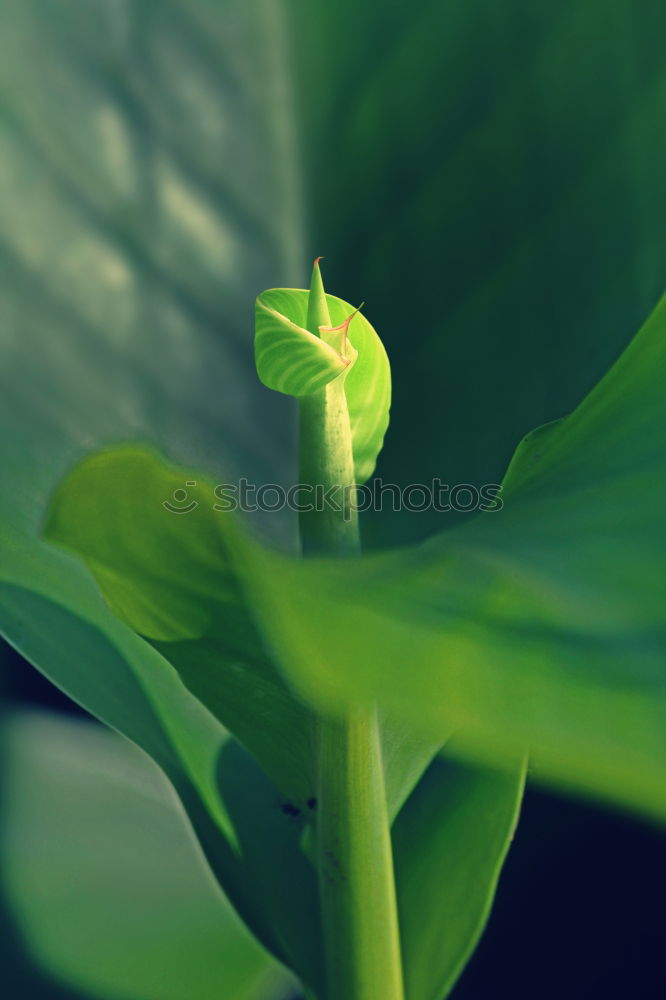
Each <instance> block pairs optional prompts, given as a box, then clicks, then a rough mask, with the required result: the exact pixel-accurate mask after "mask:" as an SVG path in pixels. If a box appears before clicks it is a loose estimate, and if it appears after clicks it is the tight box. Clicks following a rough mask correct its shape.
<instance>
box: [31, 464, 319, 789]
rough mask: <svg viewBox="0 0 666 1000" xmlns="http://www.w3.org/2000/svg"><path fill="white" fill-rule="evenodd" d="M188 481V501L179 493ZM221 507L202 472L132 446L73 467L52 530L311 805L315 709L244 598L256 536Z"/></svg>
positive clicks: (116, 607)
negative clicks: (292, 686) (289, 677)
mask: <svg viewBox="0 0 666 1000" xmlns="http://www.w3.org/2000/svg"><path fill="white" fill-rule="evenodd" d="M185 483H188V484H190V485H188V486H187V494H188V498H187V501H186V502H182V503H178V502H177V501H176V500H174V498H175V497H177V496H178V490H179V489H180V490H183V488H184V484H185ZM192 483H195V484H196V485H191V484H192ZM216 506H219V504H218V502H217V500H216V497H215V493H214V487H213V485H212V484H210V483H208V482H207V481H206V480H205V479H203V480H202V478H201V476H200V475H199V474H198V473H196V472H194V471H190V470H187V469H179V468H177V467H175V466H170V465H168V464H166V463H165V462H164V461H163V460H162V459H161V458H160V457H159V456H158V455H157V454H156V453H154V452H153V451H151V450H150V449H148V448H142V447H140V446H137V445H128V446H126V447H124V448H117V449H110V450H108V451H103V452H100V453H98V454H96V455H93V456H91V457H90V458H88V459H86V460H85V461H84V462H82V463H81V464H79V465H78V466H77V467H76V469H74V470H73V471H72V472H71V473H70V475H69V476H68V477H67V478H66V480H65V481H64V482H63V484H62V485H61V487H60V488H59V489H58V491H57V493H56V494H55V496H54V498H53V502H52V504H51V507H50V509H49V516H48V521H47V523H46V527H45V534H46V536H47V537H48V538H50V539H52V540H53V541H56V542H58V543H59V544H61V545H63V546H65V547H67V548H70V549H72V550H74V551H75V552H77V553H78V554H81V555H83V556H84V559H85V561H86V564H87V565H88V567H89V569H90V570H91V571H92V573H93V575H94V576H95V579H96V580H97V582H98V584H99V585H100V587H101V589H102V592H103V594H104V596H105V599H106V600H107V602H108V604H109V606H110V607H111V609H112V610H113V611H114V613H115V614H116V615H118V617H119V618H120V619H121V620H122V621H124V622H125V623H126V624H127V625H129V626H130V628H132V629H134V631H135V632H138V633H139V634H140V635H143V636H145V637H146V638H147V639H150V640H151V641H152V642H153V645H155V647H156V648H157V649H158V650H159V651H160V652H161V653H162V654H163V655H164V656H165V657H166V658H167V659H169V660H170V662H171V663H172V664H173V666H175V667H176V669H177V670H178V671H179V672H180V674H181V677H182V678H183V680H184V681H185V683H186V684H187V685H188V686H189V687H190V688H191V689H192V690H193V692H194V693H195V694H196V695H197V696H198V697H199V698H200V699H201V700H202V701H203V702H204V704H206V706H207V707H208V708H209V709H210V710H211V711H212V712H213V714H214V715H216V717H217V718H218V719H219V720H220V721H221V722H222V723H223V724H224V725H225V726H226V727H227V728H228V729H230V730H231V732H233V733H234V735H235V736H236V737H237V738H238V739H239V740H240V741H241V742H242V743H243V744H244V745H245V746H246V747H247V749H248V750H249V751H250V752H251V753H252V754H253V756H254V757H255V758H256V759H257V760H258V761H259V763H260V764H261V765H262V767H263V768H264V770H265V771H266V772H267V774H269V775H270V776H271V777H272V778H273V779H274V780H275V782H276V783H277V785H278V787H279V788H280V789H281V790H282V792H283V794H284V795H285V796H286V797H289V798H295V799H296V800H297V801H298V803H299V805H300V806H301V807H304V805H305V802H306V800H307V799H308V798H309V797H310V796H311V795H312V794H313V791H314V775H313V773H312V766H313V749H312V743H311V739H312V733H311V728H312V726H311V719H310V714H309V711H308V710H307V709H306V708H305V707H304V706H303V705H302V704H301V703H300V702H299V701H298V700H297V699H296V698H295V697H294V696H293V695H292V694H291V693H290V692H289V691H288V690H287V688H286V687H285V685H284V682H283V681H282V679H281V677H280V675H279V674H278V673H277V671H276V669H275V667H274V666H273V664H272V663H271V660H270V658H269V656H268V655H267V651H266V649H265V647H264V645H263V641H262V638H261V636H260V635H259V633H258V632H257V630H256V627H255V625H254V622H253V619H252V616H251V613H250V610H249V608H248V607H247V606H246V603H245V597H244V593H243V591H242V590H241V584H240V581H239V579H238V575H237V569H236V567H235V565H234V560H237V559H238V558H240V557H241V556H242V551H243V547H244V546H245V545H246V544H249V542H246V540H245V539H244V538H243V537H242V535H241V533H240V532H239V530H238V529H237V527H236V523H235V521H234V520H233V518H232V517H230V516H229V515H228V514H227V513H224V512H222V511H219V510H216V509H215V507H216ZM102 525H103V530H100V526H102Z"/></svg>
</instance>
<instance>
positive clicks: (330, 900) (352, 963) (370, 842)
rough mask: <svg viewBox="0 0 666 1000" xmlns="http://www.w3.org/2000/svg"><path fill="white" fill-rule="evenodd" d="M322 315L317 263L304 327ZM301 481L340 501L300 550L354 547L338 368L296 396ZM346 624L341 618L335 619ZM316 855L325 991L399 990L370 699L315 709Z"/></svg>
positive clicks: (339, 996) (388, 996)
mask: <svg viewBox="0 0 666 1000" xmlns="http://www.w3.org/2000/svg"><path fill="white" fill-rule="evenodd" d="M324 325H330V319H329V316H328V307H327V305H326V299H325V295H324V290H323V286H322V284H321V277H320V275H319V268H318V266H317V265H316V264H315V268H314V272H313V281H312V286H311V292H310V300H309V309H308V329H309V330H310V332H312V333H315V334H318V332H319V327H320V326H324ZM300 472H301V483H304V484H308V485H312V486H318V487H319V488H320V489H322V490H324V491H328V490H333V489H335V490H336V493H335V497H336V498H337V501H338V505H339V507H340V509H339V510H336V509H335V508H334V507H333V506H328V505H327V506H325V507H323V509H318V510H315V511H312V512H308V513H303V514H301V515H300V531H301V541H302V547H303V551H304V553H306V554H329V555H333V554H337V555H350V554H353V553H356V552H358V551H359V550H360V540H359V530H358V516H357V512H356V510H355V507H354V503H353V500H354V489H355V481H354V463H353V454H352V440H351V430H350V425H349V413H348V410H347V402H346V397H345V392H344V376H340V377H338V378H337V379H335V380H334V381H333V382H332V383H329V385H327V386H326V387H325V388H324V389H323V390H321V391H320V392H319V393H316V394H314V395H312V396H307V397H304V398H303V399H301V403H300ZM340 627H341V628H344V621H341V622H340ZM317 725H318V732H317V754H318V766H317V770H318V776H317V780H318V789H317V862H318V870H319V889H320V899H321V907H322V918H323V927H324V936H325V950H326V963H327V969H326V974H327V987H328V992H327V1000H380V998H381V1000H404V990H403V979H402V966H401V958H400V935H399V930H398V914H397V905H396V895H395V880H394V874H393V857H392V850H391V835H390V827H389V821H388V813H387V806H386V794H385V787H384V770H383V764H382V755H381V743H380V730H379V723H378V719H377V713H376V711H375V708H374V707H373V706H360V705H355V706H353V707H351V708H350V709H349V710H348V712H347V713H346V715H345V716H344V717H335V718H333V717H331V718H328V717H320V718H319V720H318V724H317Z"/></svg>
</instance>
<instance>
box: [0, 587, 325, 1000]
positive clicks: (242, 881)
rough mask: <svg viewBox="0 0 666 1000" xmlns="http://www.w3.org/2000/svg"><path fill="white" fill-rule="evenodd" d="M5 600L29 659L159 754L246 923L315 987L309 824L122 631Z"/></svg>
mask: <svg viewBox="0 0 666 1000" xmlns="http://www.w3.org/2000/svg"><path fill="white" fill-rule="evenodd" d="M47 582H48V581H44V583H47ZM0 593H1V595H2V629H3V632H4V633H5V634H6V635H8V637H9V638H10V640H12V641H13V643H14V644H15V645H16V646H17V647H18V648H20V650H21V652H22V653H23V655H24V656H25V657H26V658H27V659H28V660H30V661H32V662H38V663H42V664H48V669H49V673H47V676H50V677H52V679H53V680H54V681H55V682H56V683H58V684H59V685H62V686H63V687H64V688H66V690H67V691H68V692H70V693H71V694H72V695H73V696H74V697H76V698H77V700H79V701H80V702H81V704H83V705H84V706H85V707H87V708H89V710H90V711H92V712H94V713H95V714H96V715H98V716H99V717H100V718H101V719H102V720H103V721H105V722H107V723H108V724H109V725H111V726H113V727H114V728H117V729H119V730H120V731H121V732H124V733H125V734H126V735H128V736H130V737H131V738H132V739H133V740H135V741H136V742H137V743H138V744H139V745H140V746H142V747H143V748H144V749H146V750H147V751H148V752H149V753H150V754H151V756H153V757H154V759H155V760H156V761H157V762H158V763H159V765H160V766H161V767H162V768H163V770H164V771H165V773H166V774H167V775H168V777H169V778H170V780H171V782H172V784H173V785H174V788H175V789H176V791H177V793H178V795H179V797H180V799H181V801H182V803H183V805H184V807H185V809H186V811H187V814H188V816H189V819H190V821H191V823H192V826H193V828H194V830H195V832H196V834H197V837H198V838H199V841H200V843H201V845H202V848H203V850H204V853H205V855H206V858H207V860H208V862H209V864H210V866H211V868H212V870H213V872H214V873H215V875H216V877H217V879H218V881H219V882H220V884H221V885H222V886H223V888H224V890H225V893H226V894H227V895H228V896H229V898H230V900H231V901H232V902H233V903H234V905H235V907H236V908H237V910H238V912H239V913H240V915H241V916H242V917H243V919H244V920H245V921H246V923H247V924H248V926H249V927H250V928H251V929H252V930H253V931H254V933H255V934H256V935H257V937H258V938H259V940H260V941H261V942H262V943H263V944H264V945H265V946H266V947H267V948H268V949H269V950H270V951H272V952H273V954H275V955H276V956H277V957H279V958H280V959H281V960H282V961H283V962H285V964H287V965H288V966H289V967H290V968H293V969H294V970H296V971H297V972H298V974H299V975H300V976H302V977H303V978H304V979H305V981H306V982H309V983H312V984H317V982H318V976H319V974H320V970H321V968H322V963H321V956H320V953H319V949H320V947H321V940H320V932H319V906H318V897H317V886H316V877H315V872H314V869H313V868H312V866H311V865H310V863H309V862H308V861H307V859H306V858H305V856H304V854H303V852H302V851H301V847H300V841H301V834H302V828H303V822H302V821H300V822H295V821H294V819H293V818H292V817H291V816H290V815H288V814H286V813H285V812H284V811H283V808H282V806H283V801H284V800H283V799H281V796H280V794H279V792H278V790H277V789H276V788H275V786H274V785H273V784H272V783H271V782H270V781H269V780H268V778H267V777H266V775H265V773H264V772H263V771H262V770H261V769H260V768H259V766H258V765H257V764H256V763H255V762H254V760H253V759H252V758H250V757H249V755H248V754H247V753H246V752H245V751H243V750H242V749H241V748H240V747H239V746H238V745H237V744H235V743H234V741H229V740H228V738H227V736H226V733H225V732H224V730H223V729H222V728H221V726H220V725H219V723H216V722H215V720H214V719H213V718H212V716H210V715H209V714H208V712H206V710H205V709H204V708H203V706H202V705H201V703H199V702H197V701H196V700H195V699H194V698H193V697H192V696H190V695H189V694H188V693H187V691H186V690H185V688H183V687H182V685H181V684H180V682H179V681H178V680H177V678H176V676H175V674H174V672H173V671H172V670H171V668H169V666H168V664H167V663H166V662H165V661H164V660H163V659H162V658H161V657H160V656H159V655H158V654H157V653H156V652H155V651H154V650H152V649H151V648H150V646H148V645H147V644H146V643H145V642H143V641H142V640H140V639H138V637H136V636H133V635H132V634H131V633H130V632H128V630H127V629H126V628H125V627H124V626H122V625H121V624H120V622H118V621H115V634H114V630H113V629H112V628H111V627H109V628H107V630H106V631H104V630H103V629H102V628H101V627H97V626H96V625H93V624H91V623H90V621H89V620H88V619H87V618H86V617H81V616H80V615H77V614H74V613H73V612H71V611H69V610H68V609H67V607H66V605H62V604H59V603H56V602H55V601H52V600H47V599H46V598H44V597H41V596H39V595H37V594H34V593H32V592H31V591H29V590H26V589H24V588H21V587H17V586H13V585H9V584H3V585H1V586H0ZM76 596H80V595H77V594H76V592H74V593H63V594H62V595H61V597H62V599H63V600H67V599H72V597H76ZM87 603H92V604H93V607H94V602H86V600H85V592H84V599H82V600H81V602H80V607H81V609H82V610H83V609H85V610H86V611H87V610H88V608H87V607H86V604H87ZM113 621H114V619H112V622H113ZM35 622H38V623H39V626H40V627H39V629H36V628H34V623H35ZM135 643H136V644H137V645H135ZM91 664H96V665H97V670H96V671H94V670H91ZM267 838H268V839H269V841H270V843H271V851H270V852H267V851H266V840H267Z"/></svg>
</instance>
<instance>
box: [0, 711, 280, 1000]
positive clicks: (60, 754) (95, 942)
mask: <svg viewBox="0 0 666 1000" xmlns="http://www.w3.org/2000/svg"><path fill="white" fill-rule="evenodd" d="M3 749H4V751H5V753H6V757H5V759H4V768H5V778H6V780H5V783H4V792H3V809H4V815H3V829H2V838H1V840H0V865H1V868H2V872H3V882H4V885H5V887H6V891H7V893H8V897H9V901H10V903H11V907H12V910H13V912H14V915H15V917H16V919H17V921H18V924H19V927H20V929H21V930H22V932H23V934H24V935H25V937H26V940H27V942H28V944H29V947H30V949H31V951H32V953H33V954H34V956H35V958H36V960H38V961H39V962H40V964H41V965H42V966H43V967H44V968H45V969H46V970H47V971H48V972H50V973H51V974H52V975H54V976H55V977H56V978H57V979H59V980H61V981H64V982H66V983H68V984H70V985H72V986H76V987H78V988H79V989H81V990H82V991H83V992H84V993H85V995H86V996H89V997H91V998H92V997H95V998H100V1000H182V997H183V996H185V995H187V997H189V998H192V1000H209V998H210V997H211V996H223V997H225V998H228V1000H278V998H279V997H280V996H282V995H283V990H284V988H285V987H286V974H285V973H284V972H283V971H282V970H280V968H279V967H278V966H277V965H276V964H275V963H274V962H273V961H272V960H271V959H270V958H269V957H268V955H267V954H266V953H265V952H263V950H262V949H261V948H260V947H259V945H257V944H256V942H255V941H254V940H253V938H252V937H251V935H250V934H249V933H248V932H247V931H246V930H245V929H244V928H243V927H242V925H241V924H240V923H239V921H238V919H237V917H235V915H234V914H233V911H232V910H231V908H230V906H229V904H228V903H226V902H225V900H224V899H223V897H222V896H221V894H220V892H219V890H218V889H217V887H216V886H215V883H214V882H213V880H212V879H211V877H210V874H209V872H208V871H207V870H206V868H205V866H204V865H203V863H202V859H201V857H200V854H199V851H198V849H197V848H196V846H195V843H194V842H193V840H192V836H191V833H190V831H189V829H188V827H187V825H186V823H185V821H184V817H183V815H182V812H181V810H180V808H179V806H178V802H177V800H176V798H175V796H174V795H173V792H172V790H171V788H170V786H169V785H168V784H167V782H166V781H165V779H164V777H163V775H162V774H161V773H160V771H159V770H158V768H157V767H156V766H155V765H154V764H153V763H152V762H151V761H150V760H149V758H147V757H145V756H144V755H143V754H142V753H141V752H140V751H138V750H137V749H136V748H134V747H132V745H131V744H129V743H127V742H125V741H124V740H121V739H120V738H119V737H117V736H115V735H113V734H111V733H110V732H108V731H105V730H103V729H101V728H100V727H98V726H96V725H92V724H90V723H84V722H70V721H65V720H63V719H59V718H55V717H49V716H47V715H19V716H16V717H15V718H13V719H10V720H8V722H7V731H6V734H5V742H4V747H3Z"/></svg>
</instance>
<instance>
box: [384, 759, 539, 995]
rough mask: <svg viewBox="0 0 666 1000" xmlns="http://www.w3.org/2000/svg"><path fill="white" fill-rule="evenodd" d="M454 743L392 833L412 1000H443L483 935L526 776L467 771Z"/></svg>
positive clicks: (515, 771) (516, 769)
mask: <svg viewBox="0 0 666 1000" xmlns="http://www.w3.org/2000/svg"><path fill="white" fill-rule="evenodd" d="M455 753H456V748H455V739H454V740H453V741H452V742H451V743H450V744H449V745H448V746H447V748H446V756H439V757H437V758H436V759H435V760H434V761H433V763H432V764H431V765H430V768H429V769H428V771H427V772H426V774H425V775H424V777H423V778H422V779H421V781H420V782H419V784H418V786H417V787H416V788H415V790H414V792H413V793H412V795H411V797H410V798H409V799H408V801H407V804H406V806H405V808H404V809H403V810H402V812H401V813H400V815H399V816H398V819H397V821H396V823H395V824H394V827H393V853H394V858H395V871H396V885H397V892H398V907H399V913H400V936H401V942H402V950H403V957H404V973H405V990H406V995H407V1000H444V997H445V996H448V993H449V991H450V990H451V989H452V987H453V985H454V983H455V981H456V979H457V978H458V976H459V975H460V972H461V971H462V969H463V967H464V965H465V962H466V961H467V959H468V958H469V956H470V954H471V953H472V951H473V949H474V947H475V946H476V943H477V941H478V938H479V936H480V935H481V932H482V930H483V927H484V925H485V922H486V919H487V917H488V912H489V910H490V906H491V903H492V899H493V896H494V892H495V886H496V883H497V879H498V876H499V872H500V869H501V866H502V862H503V861H504V857H505V855H506V852H507V849H508V847H509V844H510V841H511V839H512V837H513V832H514V829H515V825H516V822H517V818H518V808H519V805H520V800H521V797H522V790H523V779H524V770H523V768H522V766H521V765H520V764H519V763H518V764H516V763H514V764H512V767H511V770H510V771H509V770H507V771H506V772H502V771H498V770H485V769H482V768H475V767H471V766H468V765H465V764H461V763H460V762H459V761H457V760H456V757H455Z"/></svg>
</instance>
